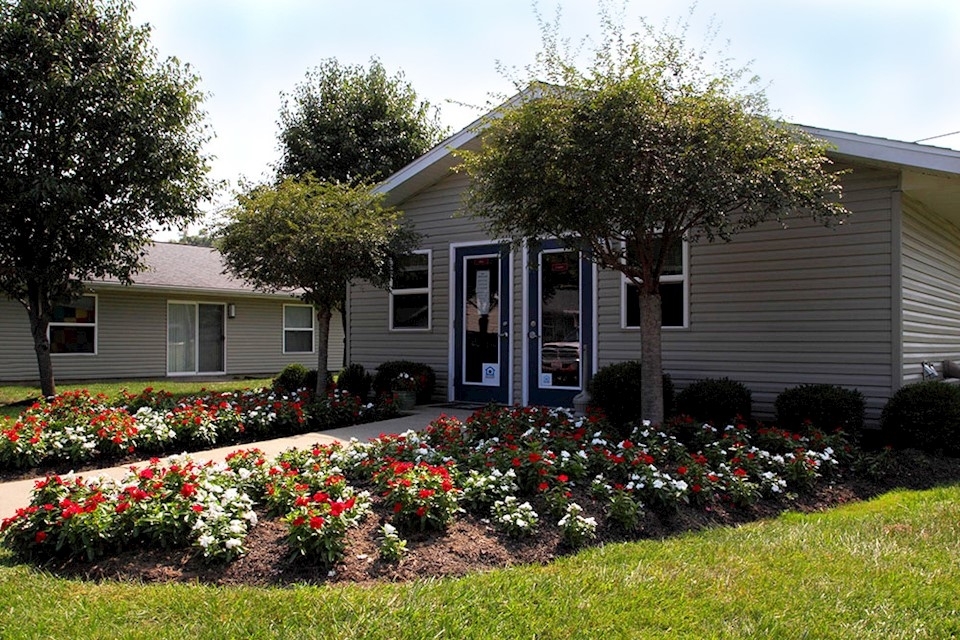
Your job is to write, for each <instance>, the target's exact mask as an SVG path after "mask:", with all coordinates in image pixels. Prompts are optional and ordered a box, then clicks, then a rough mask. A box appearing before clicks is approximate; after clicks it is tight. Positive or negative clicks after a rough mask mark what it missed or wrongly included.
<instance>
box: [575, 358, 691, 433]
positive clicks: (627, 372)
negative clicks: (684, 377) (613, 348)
mask: <svg viewBox="0 0 960 640" xmlns="http://www.w3.org/2000/svg"><path fill="white" fill-rule="evenodd" d="M640 381H641V376H640V362H639V361H638V360H627V361H626V362H617V363H614V364H609V365H607V366H605V367H601V368H600V369H598V370H597V372H596V373H595V374H594V376H593V378H592V379H591V380H590V383H589V384H588V385H587V388H588V390H589V391H590V395H591V396H592V402H591V404H592V406H594V407H597V408H599V409H601V410H602V411H603V413H604V415H606V416H607V419H608V420H609V421H610V424H611V425H612V426H613V427H614V428H616V429H618V432H620V433H623V434H627V433H629V432H630V430H631V427H632V426H633V425H635V424H636V423H638V422H640V421H641V420H643V419H644V416H642V415H640ZM672 409H673V381H672V380H671V379H670V375H669V374H667V373H664V374H663V415H665V416H668V415H670V413H671V411H672Z"/></svg>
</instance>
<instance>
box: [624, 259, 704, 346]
mask: <svg viewBox="0 0 960 640" xmlns="http://www.w3.org/2000/svg"><path fill="white" fill-rule="evenodd" d="M627 259H628V260H629V259H630V258H629V256H628V257H627ZM687 261H688V250H687V243H686V242H683V243H680V244H677V245H675V246H674V247H673V249H672V250H671V252H670V255H669V256H668V258H667V261H666V264H665V265H664V267H663V272H662V273H661V274H660V304H661V313H662V321H661V326H663V327H665V328H671V327H672V328H683V327H686V326H687ZM621 279H622V294H621V301H622V302H621V309H622V310H623V319H622V323H623V327H624V328H626V329H639V328H640V293H639V291H638V290H637V286H636V285H635V284H633V283H632V282H630V281H629V280H628V279H627V278H626V276H623V277H622V278H621Z"/></svg>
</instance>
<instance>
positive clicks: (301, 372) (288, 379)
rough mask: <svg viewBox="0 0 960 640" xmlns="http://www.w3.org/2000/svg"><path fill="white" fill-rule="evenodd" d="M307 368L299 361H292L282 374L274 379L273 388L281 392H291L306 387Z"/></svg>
mask: <svg viewBox="0 0 960 640" xmlns="http://www.w3.org/2000/svg"><path fill="white" fill-rule="evenodd" d="M308 373H309V372H308V371H307V368H306V367H305V366H303V365H302V364H300V363H299V362H292V363H290V364H288V365H287V366H285V367H284V368H283V370H282V371H281V372H280V374H279V375H278V376H277V377H276V378H274V379H273V388H274V389H275V390H276V391H278V392H279V393H290V392H293V391H299V390H300V389H305V388H307V387H306V380H307V374H308Z"/></svg>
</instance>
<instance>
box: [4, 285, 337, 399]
mask: <svg viewBox="0 0 960 640" xmlns="http://www.w3.org/2000/svg"><path fill="white" fill-rule="evenodd" d="M95 293H96V295H97V354H96V355H54V356H52V358H53V368H54V375H55V376H56V378H57V379H58V380H91V379H110V378H163V377H166V375H167V350H166V344H167V342H166V341H167V302H168V301H170V300H175V301H180V302H200V303H213V304H226V303H228V302H230V303H234V304H235V305H236V308H237V313H236V318H227V319H226V327H225V330H226V332H225V344H226V355H225V358H226V374H227V375H234V376H241V375H242V376H246V375H250V376H260V375H274V374H276V373H277V372H278V371H279V370H280V369H282V368H283V367H284V366H285V365H287V364H289V363H292V362H300V363H302V364H304V365H305V366H308V367H310V368H316V366H317V356H316V352H314V353H312V354H302V355H301V354H298V355H284V354H283V342H282V340H283V303H284V302H285V301H286V300H284V299H279V298H277V299H269V298H261V297H246V296H230V297H217V296H210V295H192V294H190V293H188V292H184V293H177V294H171V295H167V294H162V293H153V292H144V291H142V290H136V289H118V288H108V287H100V288H99V289H98V290H97V291H96V292H95ZM331 325H332V326H331V331H330V354H329V356H330V357H329V360H328V363H329V368H330V369H332V370H338V369H340V367H341V362H342V359H343V328H342V322H341V321H340V318H339V316H338V315H337V314H335V316H334V318H333V321H332V323H331ZM0 344H2V345H3V349H2V350H0V352H2V353H0V380H2V381H31V380H36V378H37V361H36V355H35V353H34V350H33V339H32V337H31V335H30V327H29V322H28V320H27V314H26V312H25V311H24V309H23V307H22V306H21V305H20V304H19V303H17V302H14V301H10V300H7V299H0Z"/></svg>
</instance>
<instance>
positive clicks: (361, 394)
mask: <svg viewBox="0 0 960 640" xmlns="http://www.w3.org/2000/svg"><path fill="white" fill-rule="evenodd" d="M372 386H373V376H371V375H370V374H369V373H367V372H366V370H365V369H364V368H363V365H362V364H359V363H351V364H348V365H347V366H346V367H344V368H343V369H341V370H340V373H339V374H338V375H337V387H338V388H340V389H343V390H345V391H347V392H349V393H351V394H352V395H355V396H357V397H358V398H360V400H366V399H367V396H368V395H370V388H371V387H372Z"/></svg>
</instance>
